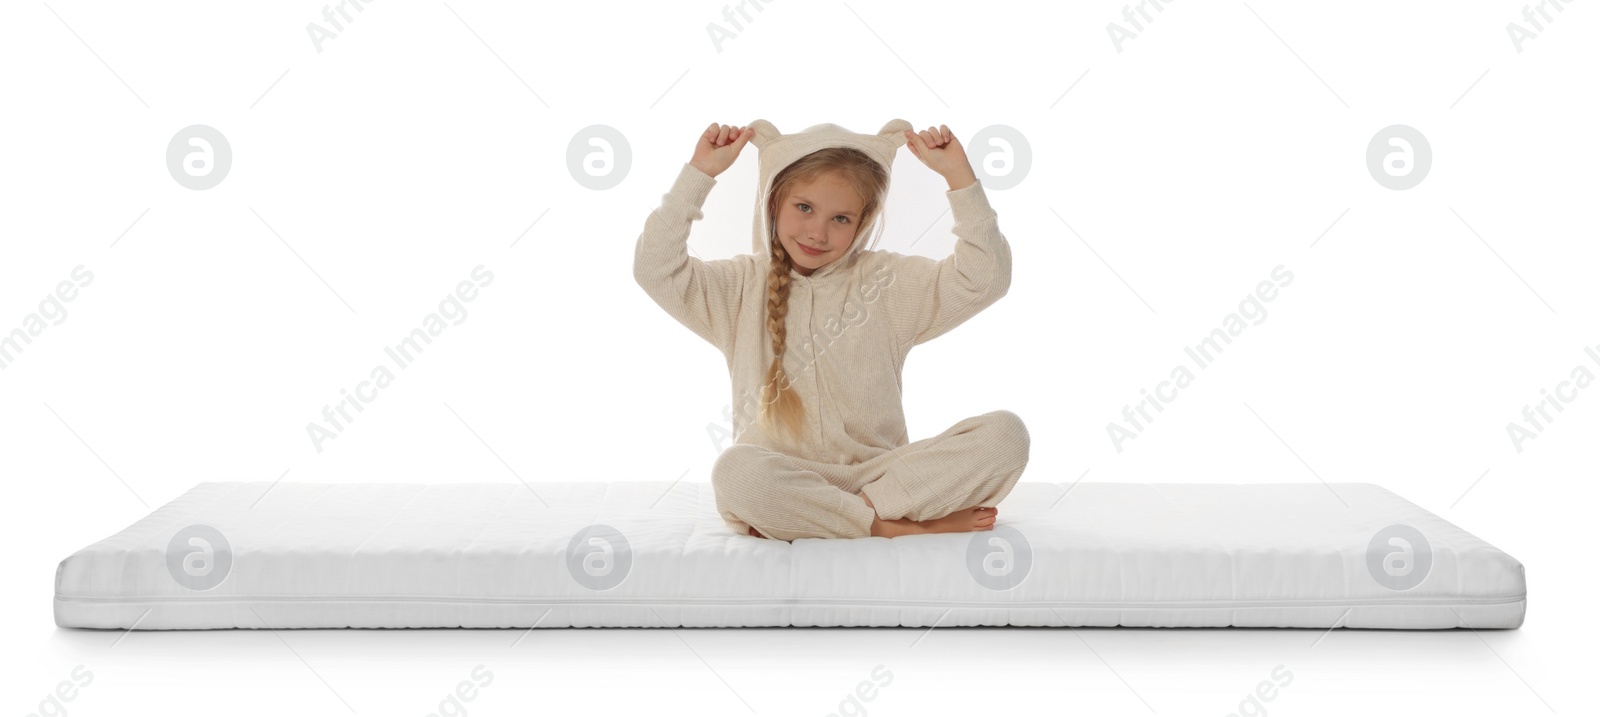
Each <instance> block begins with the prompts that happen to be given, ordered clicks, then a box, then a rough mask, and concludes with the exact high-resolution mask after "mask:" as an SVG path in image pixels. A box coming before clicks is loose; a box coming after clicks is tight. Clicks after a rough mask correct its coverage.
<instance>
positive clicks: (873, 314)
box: [633, 119, 1028, 540]
mask: <svg viewBox="0 0 1600 717" xmlns="http://www.w3.org/2000/svg"><path fill="white" fill-rule="evenodd" d="M750 127H751V128H752V129H753V130H755V136H754V137H752V138H751V139H750V143H751V144H753V145H755V146H756V147H757V148H758V149H759V151H760V185H759V190H758V191H757V192H756V208H755V220H754V237H753V244H752V246H753V248H754V253H753V254H741V255H738V256H735V257H733V258H731V259H716V260H712V261H701V260H699V259H696V258H694V257H691V256H689V253H688V250H687V243H688V238H689V230H690V226H691V224H692V223H693V222H694V221H695V220H698V219H702V218H704V216H705V215H704V214H703V213H702V212H701V211H700V210H701V207H702V206H703V205H704V203H705V200H706V196H707V195H708V194H709V193H710V192H711V188H712V186H714V185H715V184H716V182H717V180H716V179H714V178H712V177H710V176H709V175H707V174H705V173H704V172H701V171H700V170H698V169H696V168H694V167H693V166H692V165H690V164H689V163H687V162H686V163H684V165H683V168H682V169H681V170H679V172H678V177H677V179H676V181H675V182H674V183H673V185H672V188H671V190H669V191H668V192H667V193H666V194H665V195H663V196H662V202H661V206H660V207H658V208H657V209H656V210H655V211H653V212H651V213H650V217H649V218H648V219H647V220H646V222H645V228H644V231H643V233H641V234H640V235H639V242H638V245H637V246H636V247H635V253H634V266H633V273H634V278H635V279H636V280H637V281H638V282H639V285H640V286H641V287H643V288H644V290H645V292H646V293H648V294H649V295H650V298H652V299H654V300H655V302H656V303H657V304H659V305H660V306H661V308H663V309H665V310H666V311H667V313H668V314H671V315H672V317H673V318H675V319H677V320H678V321H679V322H680V323H682V324H683V325H684V326H686V327H688V328H689V329H690V330H691V331H694V332H695V333H696V334H698V335H699V336H701V337H702V338H704V339H705V340H707V341H709V342H711V344H712V345H714V346H716V347H717V348H718V349H719V350H721V351H722V353H723V355H724V356H725V357H726V358H727V362H728V372H729V376H730V378H731V379H732V383H733V403H732V406H733V434H734V445H732V446H729V447H728V449H727V450H726V451H724V452H723V454H722V455H721V456H720V457H719V458H718V459H717V463H716V465H715V467H714V468H713V470H712V476H711V480H712V484H713V490H714V492H715V494H716V501H717V510H718V512H719V513H720V514H721V515H722V517H723V519H724V520H725V521H726V522H727V524H728V526H729V527H730V528H732V529H733V530H735V531H736V532H738V533H739V534H740V535H745V534H747V531H748V529H749V528H750V527H751V526H754V527H755V529H756V530H758V531H760V532H761V533H762V534H763V535H765V536H767V537H770V538H776V539H779V540H794V539H796V538H860V537H868V536H870V535H871V526H872V518H873V508H870V507H868V506H867V504H866V503H865V502H864V501H862V499H861V497H860V496H859V495H858V493H865V494H866V495H867V497H869V498H871V499H872V503H873V506H875V507H876V509H877V515H878V517H880V518H884V519H897V518H907V519H910V520H931V519H934V518H939V517H943V516H945V515H949V514H950V513H952V512H954V511H956V510H958V509H962V508H968V507H972V506H977V505H981V506H985V507H989V506H994V505H996V504H998V503H999V502H1000V500H1001V499H1003V498H1005V497H1006V495H1007V494H1008V493H1010V492H1011V488H1012V486H1013V485H1015V484H1016V481H1017V479H1018V478H1019V477H1020V476H1021V475H1022V471H1023V468H1024V467H1025V466H1026V464H1027V461H1028V431H1027V428H1026V427H1025V426H1024V425H1023V423H1022V420H1021V419H1020V418H1018V417H1017V415H1016V414H1014V413H1012V412H1010V411H1005V410H999V411H993V412H990V413H986V414H983V415H979V416H973V417H971V418H966V419H963V420H961V421H959V422H957V423H956V424H955V425H953V426H951V427H950V428H949V429H948V430H946V431H945V432H943V433H941V434H939V435H937V436H934V437H932V438H927V439H923V440H920V441H916V442H914V443H908V436H907V434H906V427H905V415H904V413H903V409H902V407H901V403H900V370H901V367H902V366H904V364H905V358H906V354H907V352H909V351H910V350H911V347H912V346H915V345H917V344H920V343H923V342H924V341H928V340H930V339H932V338H934V337H936V336H939V335H941V334H943V333H945V332H947V331H949V330H951V329H953V328H955V327H956V326H958V325H960V324H961V323H962V322H964V321H966V320H967V319H968V318H971V317H972V316H973V315H974V314H977V313H978V312H979V311H981V310H983V309H984V308H985V307H987V306H989V305H990V304H993V303H994V302H995V301H996V300H998V299H999V298H1000V297H1001V296H1004V295H1005V293H1006V289H1007V288H1008V287H1009V286H1010V284H1011V248H1010V246H1009V245H1008V244H1007V243H1006V239H1005V237H1004V236H1002V235H1001V234H1000V228H999V224H998V221H997V218H996V215H995V212H994V210H993V209H992V208H991V207H990V206H989V202H988V198H987V196H986V195H985V194H984V190H983V185H982V184H981V183H979V182H974V183H973V184H972V185H971V186H968V187H964V188H961V189H957V190H953V191H948V192H945V198H946V199H948V200H949V201H950V211H951V214H952V216H953V218H954V222H955V224H954V227H953V231H954V233H955V234H956V236H957V238H958V241H957V243H956V246H955V251H954V252H953V253H952V254H951V255H950V256H947V257H945V258H944V259H942V260H939V261H935V260H933V259H929V258H927V257H922V256H907V255H903V254H898V253H895V252H889V251H878V250H868V249H864V248H863V247H864V245H865V244H866V243H867V235H868V234H869V233H871V231H872V230H873V229H874V228H875V227H876V225H877V224H878V222H877V221H874V222H873V223H872V225H863V226H861V227H860V228H859V229H858V230H857V232H856V236H855V240H854V243H852V244H851V246H850V250H849V251H848V252H846V254H845V255H844V256H842V257H840V258H838V259H836V260H834V261H833V262H831V263H829V264H827V265H826V266H823V267H821V268H819V269H817V270H815V271H813V272H812V273H811V275H810V276H802V275H801V274H800V273H799V272H798V271H795V270H794V269H793V268H792V267H791V269H790V282H791V283H790V288H789V299H788V313H787V316H786V319H785V321H786V330H787V332H788V335H787V337H786V343H785V346H786V350H785V351H784V354H785V355H784V359H783V361H784V369H785V371H786V372H787V373H788V375H789V379H790V381H791V385H792V386H793V387H794V388H795V389H796V390H798V391H799V396H800V400H801V403H802V405H803V407H804V409H805V426H806V428H805V430H804V431H803V435H802V436H801V437H800V438H799V439H798V443H792V442H790V440H788V439H786V438H784V437H782V436H778V435H768V433H767V432H766V430H765V429H764V428H763V427H762V425H761V423H760V421H759V420H758V413H759V411H760V409H761V405H762V404H761V386H762V384H763V383H764V382H765V380H766V374H767V368H768V366H770V365H771V363H772V340H771V337H770V336H769V334H768V332H767V326H766V303H767V278H768V271H769V266H770V265H769V263H768V261H769V259H770V251H771V241H770V237H771V236H772V232H773V228H772V227H771V226H770V225H769V217H768V216H767V195H768V194H769V192H770V191H771V188H772V185H773V180H774V179H775V178H776V177H777V175H778V173H779V172H780V171H782V170H783V168H784V167H787V166H789V165H790V164H791V163H793V162H794V161H795V160H797V159H800V158H801V157H804V156H805V155H807V154H810V153H811V152H815V151H817V150H819V149H823V148H825V147H851V148H854V149H858V150H861V151H863V152H865V153H866V154H867V155H868V156H870V157H872V158H873V159H874V160H876V161H878V162H879V163H881V164H882V165H883V166H884V167H885V169H886V170H892V168H893V164H894V155H895V151H896V149H897V148H898V147H900V146H901V145H903V144H905V142H906V138H905V134H904V132H905V130H908V129H911V124H910V123H909V122H906V121H905V120H899V119H897V120H892V121H890V122H889V123H888V124H886V125H884V126H883V129H881V130H879V131H878V133H877V134H859V133H856V132H851V131H849V130H847V129H845V128H843V127H840V126H838V125H834V124H820V125H815V126H812V127H808V128H806V129H805V130H802V131H800V132H795V133H792V134H782V133H780V132H779V131H778V129H777V128H776V127H774V126H773V125H772V123H770V122H768V121H766V120H756V121H755V122H753V123H751V125H750ZM881 216H882V212H881V211H880V212H879V217H881ZM951 378H952V380H960V378H961V377H959V376H953V377H951Z"/></svg>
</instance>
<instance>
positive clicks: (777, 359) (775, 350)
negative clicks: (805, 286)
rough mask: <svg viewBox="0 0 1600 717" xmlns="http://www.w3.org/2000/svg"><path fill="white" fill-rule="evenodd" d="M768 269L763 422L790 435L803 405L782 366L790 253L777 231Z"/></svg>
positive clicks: (785, 340)
mask: <svg viewBox="0 0 1600 717" xmlns="http://www.w3.org/2000/svg"><path fill="white" fill-rule="evenodd" d="M770 264H771V267H772V269H771V271H769V272H768V273H767V333H768V334H769V335H770V336H771V337H772V365H771V366H770V367H768V368H767V380H766V382H765V383H763V384H762V386H761V403H762V407H761V420H762V424H763V425H764V426H766V427H768V428H772V427H773V425H774V424H775V423H778V424H781V427H782V428H783V430H784V431H785V432H786V433H787V434H788V435H789V436H791V437H793V436H795V435H797V434H798V433H799V432H800V422H801V419H802V418H803V417H804V415H805V406H803V405H802V404H801V402H800V396H799V394H798V393H797V392H796V391H795V389H794V387H793V386H792V385H791V384H790V383H789V375H788V373H787V372H785V371H784V368H783V352H784V349H785V344H786V342H787V337H788V331H787V329H786V328H785V326H784V317H785V316H786V315H787V314H788V313H789V283H790V279H789V268H790V260H789V253H788V252H787V251H784V248H783V244H782V243H780V242H779V241H778V235H777V233H776V232H774V233H773V235H772V260H771V262H770Z"/></svg>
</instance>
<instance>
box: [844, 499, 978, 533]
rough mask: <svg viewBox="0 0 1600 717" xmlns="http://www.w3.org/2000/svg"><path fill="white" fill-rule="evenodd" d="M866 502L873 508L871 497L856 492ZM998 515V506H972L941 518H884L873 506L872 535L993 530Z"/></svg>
mask: <svg viewBox="0 0 1600 717" xmlns="http://www.w3.org/2000/svg"><path fill="white" fill-rule="evenodd" d="M856 495H859V496H861V499H862V500H864V501H866V502H867V507H868V508H874V507H873V505H872V499H871V498H868V497H867V494H866V493H857V494H856ZM999 515H1000V509H999V508H981V507H978V506H973V507H971V508H962V509H960V510H957V511H954V512H952V513H951V514H949V515H947V516H944V517H943V518H934V519H933V520H920V521H919V520H906V519H903V518H902V519H897V520H884V519H883V518H879V517H878V516H877V511H876V508H874V511H873V516H872V535H873V537H882V538H894V537H898V536H901V535H923V534H928V533H971V532H974V531H978V530H993V529H994V519H995V518H996V517H998V516H999Z"/></svg>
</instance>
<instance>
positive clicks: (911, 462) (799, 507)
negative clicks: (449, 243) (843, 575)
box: [711, 410, 1028, 541]
mask: <svg viewBox="0 0 1600 717" xmlns="http://www.w3.org/2000/svg"><path fill="white" fill-rule="evenodd" d="M1027 463H1028V429H1027V427H1026V426H1025V425H1024V424H1023V423H1022V419H1021V418H1018V417H1017V414H1015V413H1012V412H1010V411H1004V410H1002V411H993V412H991V413H985V414H983V415H981V416H973V417H971V418H966V419H963V420H961V421H960V422H959V423H956V424H955V425H954V426H951V427H950V428H949V429H948V430H946V431H945V432H944V433H941V434H939V435H937V436H934V437H932V438H926V439H923V440H920V441H916V442H914V443H911V444H908V445H904V446H900V447H899V448H896V449H894V450H891V451H885V452H884V453H882V454H880V455H878V456H876V457H873V458H871V459H869V460H867V461H865V462H863V463H856V464H850V465H841V464H838V463H822V462H818V461H812V460H808V459H805V458H797V457H794V456H790V455H786V454H783V453H780V452H777V451H774V450H772V449H770V448H766V447H764V446H759V445H755V444H751V443H739V444H735V445H732V446H729V447H728V449H727V450H725V451H723V452H722V455H721V456H719V457H718V458H717V463H716V466H715V467H714V468H712V471H711V484H712V489H713V492H714V493H715V494H716V501H717V512H718V513H720V514H721V515H722V518H723V520H724V521H726V522H727V524H728V526H729V527H731V528H733V529H734V530H735V531H737V532H738V534H740V535H748V534H749V528H750V527H751V526H754V527H755V529H756V530H758V531H760V532H761V534H762V535H764V536H766V537H769V538H775V539H778V540H785V541H788V540H794V539H796V538H865V537H870V536H871V535H872V518H873V513H874V510H873V508H876V509H877V510H876V513H877V517H879V518H882V519H884V520H895V519H901V518H904V519H909V520H916V521H923V520H933V519H935V518H942V517H944V516H946V515H949V514H951V513H953V512H955V511H957V510H960V509H962V508H971V507H973V506H983V507H993V506H994V505H996V504H998V503H999V502H1000V501H1001V499H1003V498H1005V497H1006V495H1007V494H1009V493H1010V492H1011V488H1012V486H1014V485H1016V483H1017V478H1019V477H1021V476H1022V470H1023V468H1024V467H1025V466H1026V465H1027ZM857 493H865V494H866V496H867V497H868V498H870V499H872V505H873V507H868V506H867V504H866V502H865V501H863V500H861V497H860V496H859V495H857Z"/></svg>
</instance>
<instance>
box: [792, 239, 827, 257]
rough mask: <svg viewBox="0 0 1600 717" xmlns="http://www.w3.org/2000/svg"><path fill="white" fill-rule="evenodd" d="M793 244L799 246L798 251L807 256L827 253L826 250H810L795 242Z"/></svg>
mask: <svg viewBox="0 0 1600 717" xmlns="http://www.w3.org/2000/svg"><path fill="white" fill-rule="evenodd" d="M795 244H798V245H799V246H800V251H803V252H805V253H806V254H807V255H809V256H821V255H823V254H826V253H828V251H827V250H826V249H812V248H811V247H808V246H806V245H804V244H800V242H795Z"/></svg>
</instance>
